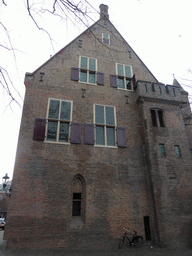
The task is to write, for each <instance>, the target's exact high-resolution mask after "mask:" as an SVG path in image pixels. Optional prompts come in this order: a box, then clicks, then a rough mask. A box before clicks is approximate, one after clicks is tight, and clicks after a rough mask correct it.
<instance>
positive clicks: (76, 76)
mask: <svg viewBox="0 0 192 256" xmlns="http://www.w3.org/2000/svg"><path fill="white" fill-rule="evenodd" d="M71 80H74V81H79V69H78V68H71Z"/></svg>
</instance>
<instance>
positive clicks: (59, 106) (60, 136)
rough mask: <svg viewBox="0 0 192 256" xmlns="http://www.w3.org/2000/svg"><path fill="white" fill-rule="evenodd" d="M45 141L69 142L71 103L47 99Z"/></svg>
mask: <svg viewBox="0 0 192 256" xmlns="http://www.w3.org/2000/svg"><path fill="white" fill-rule="evenodd" d="M47 119H48V122H47V130H46V132H47V137H46V140H47V141H56V142H69V134H70V124H71V120H72V101H66V100H57V99H49V105H48V113H47Z"/></svg>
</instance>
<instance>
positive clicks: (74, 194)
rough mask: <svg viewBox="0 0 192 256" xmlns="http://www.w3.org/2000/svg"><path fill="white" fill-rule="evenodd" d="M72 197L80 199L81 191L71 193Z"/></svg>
mask: <svg viewBox="0 0 192 256" xmlns="http://www.w3.org/2000/svg"><path fill="white" fill-rule="evenodd" d="M73 199H81V193H73Z"/></svg>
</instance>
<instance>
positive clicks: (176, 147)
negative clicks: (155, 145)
mask: <svg viewBox="0 0 192 256" xmlns="http://www.w3.org/2000/svg"><path fill="white" fill-rule="evenodd" d="M174 147H175V154H176V156H178V157H180V150H179V146H174Z"/></svg>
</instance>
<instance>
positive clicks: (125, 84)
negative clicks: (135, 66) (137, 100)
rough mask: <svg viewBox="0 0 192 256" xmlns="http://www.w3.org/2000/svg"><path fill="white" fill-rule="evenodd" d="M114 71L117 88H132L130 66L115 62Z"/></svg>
mask: <svg viewBox="0 0 192 256" xmlns="http://www.w3.org/2000/svg"><path fill="white" fill-rule="evenodd" d="M116 73H117V76H118V88H119V89H125V90H132V83H131V79H132V77H133V72H132V67H131V66H128V65H124V64H119V63H116Z"/></svg>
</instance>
